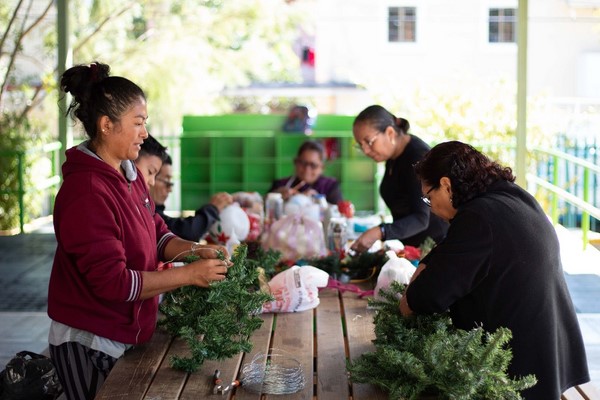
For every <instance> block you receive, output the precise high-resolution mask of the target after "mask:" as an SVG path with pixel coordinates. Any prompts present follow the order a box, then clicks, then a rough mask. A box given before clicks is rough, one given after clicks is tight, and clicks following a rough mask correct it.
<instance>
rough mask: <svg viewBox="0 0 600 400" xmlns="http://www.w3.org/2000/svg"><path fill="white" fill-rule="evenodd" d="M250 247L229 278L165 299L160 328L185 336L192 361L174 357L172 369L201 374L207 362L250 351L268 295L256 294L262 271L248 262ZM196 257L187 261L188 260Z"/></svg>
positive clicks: (241, 251)
mask: <svg viewBox="0 0 600 400" xmlns="http://www.w3.org/2000/svg"><path fill="white" fill-rule="evenodd" d="M246 256H247V247H246V246H245V245H241V246H239V247H238V248H237V249H236V251H235V253H234V255H233V257H232V262H233V266H232V267H230V268H229V270H228V272H227V279H225V280H223V281H219V282H213V283H211V285H210V287H209V288H200V287H197V286H185V287H182V288H179V289H176V290H174V291H172V292H171V293H168V294H166V295H165V297H164V300H163V302H162V303H161V305H160V310H161V312H162V313H163V314H164V316H165V318H164V319H162V320H161V321H160V322H159V324H160V325H162V326H164V327H165V328H166V329H167V331H168V332H169V333H171V334H172V335H174V336H178V337H181V338H183V339H184V340H185V341H186V342H187V344H188V346H189V348H190V353H191V356H190V357H173V358H172V359H171V366H172V367H173V368H176V369H180V370H184V371H186V372H194V371H196V370H198V369H199V368H200V367H201V366H202V364H203V363H204V361H205V360H219V359H224V358H229V357H232V356H234V355H235V354H238V353H240V352H248V351H250V350H251V349H252V343H251V342H250V341H249V338H250V336H251V335H252V333H253V332H254V331H255V330H257V329H258V328H260V326H261V325H262V319H261V318H260V317H259V316H258V313H259V311H260V309H261V307H262V305H263V303H265V302H267V301H272V297H271V296H270V295H269V294H266V293H264V292H261V291H258V290H256V289H255V288H257V287H258V271H257V270H256V268H255V267H254V266H253V264H252V263H249V262H248V261H247V258H246ZM194 259H195V258H193V257H191V258H188V260H187V262H190V261H193V260H194Z"/></svg>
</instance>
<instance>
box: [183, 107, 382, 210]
mask: <svg viewBox="0 0 600 400" xmlns="http://www.w3.org/2000/svg"><path fill="white" fill-rule="evenodd" d="M285 119H286V115H260V114H232V115H216V116H202V115H188V116H184V118H183V124H182V126H183V133H182V136H181V203H182V209H183V210H193V209H196V208H198V207H199V206H201V205H202V204H200V203H198V202H201V201H204V202H206V201H208V199H209V198H210V196H211V195H212V194H214V193H216V192H219V191H227V192H230V193H232V192H237V191H257V192H259V193H261V194H262V195H265V194H266V191H267V190H268V189H269V188H270V187H271V184H272V182H273V180H274V179H277V178H283V177H285V176H289V175H291V174H292V173H293V170H294V166H293V160H294V157H295V156H296V153H297V152H298V148H299V147H300V145H301V144H302V143H303V142H304V141H305V140H308V139H315V140H325V139H329V138H335V139H336V140H337V141H338V146H337V148H338V150H339V155H338V158H336V159H334V160H328V161H327V163H326V167H325V174H326V175H328V176H333V177H335V178H337V179H338V180H339V181H340V184H341V187H342V193H343V195H344V198H345V199H347V200H350V201H352V202H353V203H354V205H355V208H356V210H377V197H378V195H377V191H378V186H379V185H378V182H377V177H376V174H375V171H376V170H377V167H376V164H375V163H374V162H373V161H372V160H370V159H368V158H367V157H366V156H365V155H364V154H362V152H361V151H359V150H357V149H356V148H355V147H354V139H353V138H352V122H353V121H354V117H353V116H344V115H319V116H318V117H317V118H316V121H315V124H314V126H313V134H312V135H311V136H306V135H304V134H299V133H286V132H282V131H281V128H282V126H283V123H284V122H285Z"/></svg>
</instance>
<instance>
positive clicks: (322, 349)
mask: <svg viewBox="0 0 600 400" xmlns="http://www.w3.org/2000/svg"><path fill="white" fill-rule="evenodd" d="M319 299H320V301H321V304H319V306H318V307H317V309H316V310H315V312H316V317H317V318H316V324H317V334H316V340H317V354H316V356H317V377H316V379H317V399H319V400H329V399H331V400H339V399H347V398H349V395H350V393H349V388H350V387H349V382H348V379H347V375H346V374H345V373H343V372H342V371H345V370H346V345H345V341H344V332H343V328H342V318H341V314H340V299H339V294H338V291H337V290H330V289H326V290H321V291H320V292H319Z"/></svg>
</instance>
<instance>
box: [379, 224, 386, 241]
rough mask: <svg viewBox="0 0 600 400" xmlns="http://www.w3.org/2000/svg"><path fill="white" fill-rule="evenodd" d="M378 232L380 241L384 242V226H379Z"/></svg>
mask: <svg viewBox="0 0 600 400" xmlns="http://www.w3.org/2000/svg"><path fill="white" fill-rule="evenodd" d="M379 230H380V231H381V241H382V242H383V241H385V224H380V225H379Z"/></svg>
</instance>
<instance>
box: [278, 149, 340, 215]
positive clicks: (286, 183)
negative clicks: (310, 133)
mask: <svg viewBox="0 0 600 400" xmlns="http://www.w3.org/2000/svg"><path fill="white" fill-rule="evenodd" d="M324 160H325V150H324V149H323V146H322V145H321V144H320V143H319V142H316V141H313V140H308V141H306V142H304V143H303V144H302V146H300V148H299V149H298V155H297V156H296V158H295V159H294V166H295V168H296V169H295V174H294V175H293V176H288V177H286V178H282V179H277V180H275V181H274V182H273V185H272V186H271V189H269V192H279V193H281V194H282V195H283V199H284V200H287V199H289V198H290V197H291V196H293V195H295V194H298V193H302V194H305V195H307V196H312V195H314V194H324V195H325V197H326V198H327V202H328V203H330V204H337V203H338V202H339V201H341V200H343V199H342V192H341V190H340V186H339V183H338V181H337V179H335V178H331V177H327V176H323V175H322V173H323V161H324Z"/></svg>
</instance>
